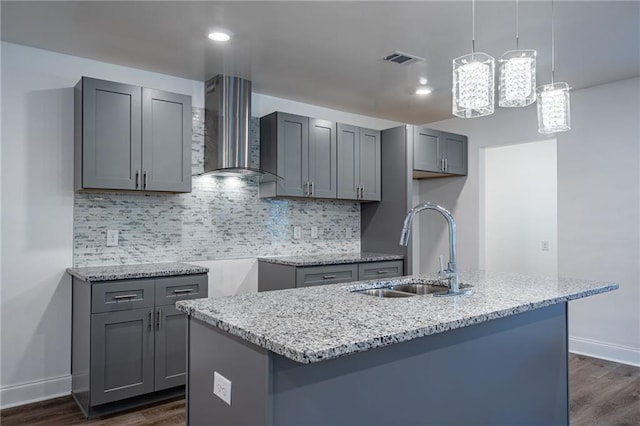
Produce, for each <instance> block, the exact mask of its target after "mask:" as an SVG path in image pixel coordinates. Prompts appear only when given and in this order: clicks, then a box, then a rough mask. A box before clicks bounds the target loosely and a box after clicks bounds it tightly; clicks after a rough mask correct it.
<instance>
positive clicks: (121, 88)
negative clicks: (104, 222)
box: [77, 77, 142, 189]
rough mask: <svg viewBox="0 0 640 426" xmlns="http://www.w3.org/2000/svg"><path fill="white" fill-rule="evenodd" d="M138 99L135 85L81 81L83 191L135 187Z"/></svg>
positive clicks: (139, 149) (138, 150)
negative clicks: (85, 189) (87, 189)
mask: <svg viewBox="0 0 640 426" xmlns="http://www.w3.org/2000/svg"><path fill="white" fill-rule="evenodd" d="M141 96H142V94H141V89H140V87H138V86H131V85H128V84H120V83H114V82H111V81H104V80H96V79H92V78H87V77H83V78H82V141H81V143H82V187H83V188H104V189H137V188H138V186H139V178H140V173H141V170H140V164H141V161H140V159H141V155H142V147H141V144H142V139H141V121H142V118H141V115H140V108H141ZM77 143H80V142H77Z"/></svg>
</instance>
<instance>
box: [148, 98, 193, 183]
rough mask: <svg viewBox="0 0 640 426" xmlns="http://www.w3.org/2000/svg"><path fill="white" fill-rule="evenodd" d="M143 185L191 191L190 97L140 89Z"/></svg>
mask: <svg viewBox="0 0 640 426" xmlns="http://www.w3.org/2000/svg"><path fill="white" fill-rule="evenodd" d="M142 170H143V172H142V173H143V175H142V187H143V189H146V190H148V191H171V192H190V191H191V97H190V96H186V95H180V94H177V93H169V92H163V91H160V90H154V89H147V88H143V89H142Z"/></svg>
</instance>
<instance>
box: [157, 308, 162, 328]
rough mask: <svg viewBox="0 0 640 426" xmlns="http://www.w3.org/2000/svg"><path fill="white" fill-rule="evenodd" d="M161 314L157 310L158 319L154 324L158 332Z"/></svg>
mask: <svg viewBox="0 0 640 426" xmlns="http://www.w3.org/2000/svg"><path fill="white" fill-rule="evenodd" d="M161 313H162V311H161V310H160V309H158V312H157V317H158V319H157V322H156V327H157V328H158V330H160V315H161Z"/></svg>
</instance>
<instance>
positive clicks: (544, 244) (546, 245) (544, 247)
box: [542, 241, 549, 251]
mask: <svg viewBox="0 0 640 426" xmlns="http://www.w3.org/2000/svg"><path fill="white" fill-rule="evenodd" d="M542 251H549V241H543V242H542Z"/></svg>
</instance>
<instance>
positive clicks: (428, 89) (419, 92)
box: [416, 86, 433, 96]
mask: <svg viewBox="0 0 640 426" xmlns="http://www.w3.org/2000/svg"><path fill="white" fill-rule="evenodd" d="M431 92H433V89H432V88H431V87H429V86H419V87H418V88H417V89H416V95H422V96H424V95H428V94H430V93H431Z"/></svg>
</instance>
